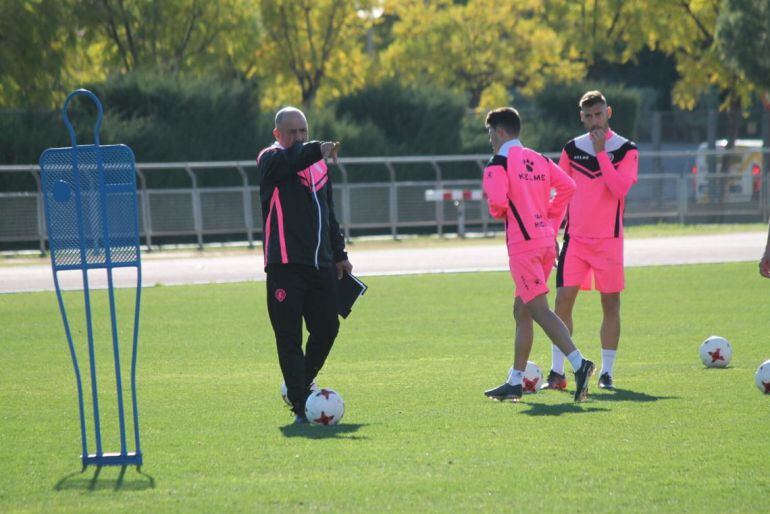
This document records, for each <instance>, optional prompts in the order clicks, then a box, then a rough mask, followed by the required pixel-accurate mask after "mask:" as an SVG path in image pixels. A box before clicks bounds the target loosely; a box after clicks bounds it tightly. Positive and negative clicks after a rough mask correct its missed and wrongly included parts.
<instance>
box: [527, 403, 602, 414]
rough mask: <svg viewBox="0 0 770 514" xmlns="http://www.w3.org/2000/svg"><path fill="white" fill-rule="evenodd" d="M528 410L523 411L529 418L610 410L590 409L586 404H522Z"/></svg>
mask: <svg viewBox="0 0 770 514" xmlns="http://www.w3.org/2000/svg"><path fill="white" fill-rule="evenodd" d="M521 405H522V406H523V407H529V409H528V410H524V411H521V413H522V414H526V415H528V416H561V415H563V414H588V413H591V412H605V411H608V410H609V409H603V408H601V407H590V406H588V405H586V404H585V403H572V402H569V403H558V404H556V405H552V404H546V403H522V404H521Z"/></svg>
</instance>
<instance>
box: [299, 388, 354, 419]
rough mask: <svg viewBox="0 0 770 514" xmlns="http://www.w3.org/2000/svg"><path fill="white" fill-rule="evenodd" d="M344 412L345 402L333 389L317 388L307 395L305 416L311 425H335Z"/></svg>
mask: <svg viewBox="0 0 770 514" xmlns="http://www.w3.org/2000/svg"><path fill="white" fill-rule="evenodd" d="M344 414H345V402H343V401H342V397H341V396H340V395H338V394H337V391H335V390H334V389H327V388H323V389H319V390H317V391H314V392H312V393H311V394H310V396H308V398H307V402H305V416H306V417H307V420H308V421H310V423H312V424H313V425H336V424H337V423H339V422H340V420H341V419H342V416H343V415H344Z"/></svg>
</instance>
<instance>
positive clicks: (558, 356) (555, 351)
mask: <svg viewBox="0 0 770 514" xmlns="http://www.w3.org/2000/svg"><path fill="white" fill-rule="evenodd" d="M579 291H580V288H579V287H576V286H575V287H560V288H558V289H557V290H556V304H555V309H554V311H555V312H556V315H557V316H558V317H559V319H561V320H562V321H563V322H564V325H566V327H567V330H568V331H569V333H570V335H572V310H573V308H574V307H575V300H576V299H577V295H578V292H579ZM541 388H542V389H556V390H559V391H563V390H564V389H566V388H567V376H566V374H565V373H564V354H563V353H562V351H561V350H559V348H558V347H557V346H556V345H552V346H551V371H549V372H548V378H547V379H546V381H545V383H544V384H543V385H542V387H541Z"/></svg>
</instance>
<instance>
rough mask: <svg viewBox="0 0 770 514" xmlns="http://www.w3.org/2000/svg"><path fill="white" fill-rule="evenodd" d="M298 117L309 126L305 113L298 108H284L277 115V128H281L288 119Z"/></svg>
mask: <svg viewBox="0 0 770 514" xmlns="http://www.w3.org/2000/svg"><path fill="white" fill-rule="evenodd" d="M295 116H298V117H300V118H301V119H303V120H305V123H306V124H307V118H305V113H303V112H302V111H300V110H299V109H297V108H296V107H292V106H288V107H284V108H283V109H281V110H280V111H278V112H277V113H275V128H281V125H282V124H283V123H284V122H285V121H286V119H287V118H292V117H295Z"/></svg>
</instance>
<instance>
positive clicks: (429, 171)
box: [0, 147, 770, 252]
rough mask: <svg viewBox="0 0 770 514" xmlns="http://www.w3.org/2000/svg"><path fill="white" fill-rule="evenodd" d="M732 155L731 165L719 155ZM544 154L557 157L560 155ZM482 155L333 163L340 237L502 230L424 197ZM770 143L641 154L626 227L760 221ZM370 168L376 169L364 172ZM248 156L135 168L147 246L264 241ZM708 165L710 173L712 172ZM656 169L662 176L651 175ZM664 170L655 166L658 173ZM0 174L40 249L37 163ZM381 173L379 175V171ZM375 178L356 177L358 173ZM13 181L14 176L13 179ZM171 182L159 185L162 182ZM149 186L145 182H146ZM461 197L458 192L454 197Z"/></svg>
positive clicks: (453, 183) (17, 228)
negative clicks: (219, 177) (209, 179)
mask: <svg viewBox="0 0 770 514" xmlns="http://www.w3.org/2000/svg"><path fill="white" fill-rule="evenodd" d="M725 155H729V156H731V158H730V161H729V163H728V164H725V162H724V156H725ZM550 157H552V158H554V159H557V158H558V155H551V156H550ZM487 158H488V156H483V155H462V156H433V157H397V158H350V159H342V160H340V163H339V166H338V167H336V168H334V170H333V177H334V202H335V211H336V213H337V217H338V219H339V221H340V224H341V225H342V227H343V229H344V233H345V236H346V237H347V238H351V237H355V236H358V235H364V234H390V235H391V236H393V237H398V236H399V235H403V234H414V233H423V234H427V233H436V234H444V233H447V232H459V233H460V234H464V232H465V231H476V232H485V233H486V232H489V231H499V230H501V229H502V226H501V224H500V223H499V222H498V221H496V220H494V219H492V218H490V217H489V215H488V213H487V208H486V202H485V201H484V200H483V199H481V200H474V199H470V196H469V195H466V196H468V198H469V199H465V200H463V199H457V200H454V199H451V198H450V196H449V195H448V196H447V198H448V199H447V200H445V201H433V200H428V199H426V191H428V190H433V191H437V190H438V191H452V190H455V192H456V191H457V190H459V191H465V192H470V191H473V190H478V189H480V177H481V170H482V169H483V167H484V164H485V162H486V160H487ZM769 158H770V149H767V148H759V147H755V148H750V149H745V148H744V149H736V150H734V151H731V152H724V151H722V150H719V149H717V150H708V149H704V148H701V149H700V150H684V151H669V152H647V151H642V152H641V153H640V173H639V181H638V182H637V184H636V185H635V186H634V187H633V188H632V189H631V191H630V193H629V195H628V197H627V201H626V212H625V219H626V220H627V222H628V223H637V222H659V221H669V222H678V223H689V222H724V221H738V220H740V221H748V220H754V221H759V220H767V218H768V211H769V210H770V206H769V205H768V201H769V198H768V197H769V195H768V180H769V179H770V177H769V176H768V173H767V166H766V163H768V159H769ZM370 167H374V168H376V169H378V170H380V171H377V172H376V173H374V175H373V174H372V173H371V172H367V173H364V171H363V170H365V169H367V168H370ZM255 168H256V165H255V163H254V162H252V161H233V162H209V163H166V164H138V165H137V175H138V179H139V180H138V184H139V195H138V198H139V203H140V205H139V213H140V220H139V226H140V231H141V237H142V241H143V242H144V243H145V244H146V245H147V246H148V247H149V248H153V247H157V246H159V245H162V244H164V243H166V242H170V241H174V242H178V241H180V240H182V241H184V240H187V241H192V242H195V243H197V244H198V245H199V246H201V247H202V246H203V245H204V244H205V243H207V242H214V241H222V240H229V241H237V240H239V241H244V242H248V244H249V245H253V244H254V242H255V241H259V240H260V239H261V237H262V214H261V206H260V200H259V187H258V185H257V184H256V181H257V179H256V177H255V174H254V171H255ZM709 169H712V170H713V172H709ZM653 170H656V171H659V172H653ZM660 171H662V172H660ZM0 173H3V174H8V173H16V174H25V175H27V176H28V177H30V178H31V179H32V180H29V186H27V189H28V190H25V191H13V192H9V191H6V192H0V247H5V248H6V249H7V248H14V249H21V248H38V249H40V251H41V252H42V251H45V250H46V234H45V224H44V222H43V211H42V198H41V196H40V192H39V190H40V177H39V169H38V167H37V166H36V165H27V166H2V167H0ZM167 173H181V174H182V176H184V177H186V180H187V184H181V185H180V187H153V186H152V182H153V180H152V179H153V177H154V176H157V175H159V174H167ZM210 173H217V174H224V173H227V174H231V175H232V180H230V181H229V182H230V183H234V184H235V183H240V185H228V186H226V187H208V186H205V185H201V184H202V183H204V182H205V181H202V180H201V179H202V178H205V175H206V174H210ZM378 174H379V175H378ZM364 175H365V176H366V177H368V178H367V180H371V178H372V177H373V176H374V178H375V181H366V182H362V181H360V180H359V179H360V177H361V176H364ZM17 182H19V181H17ZM167 182H168V181H165V183H167ZM148 184H150V185H148ZM461 196H462V195H461Z"/></svg>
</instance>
